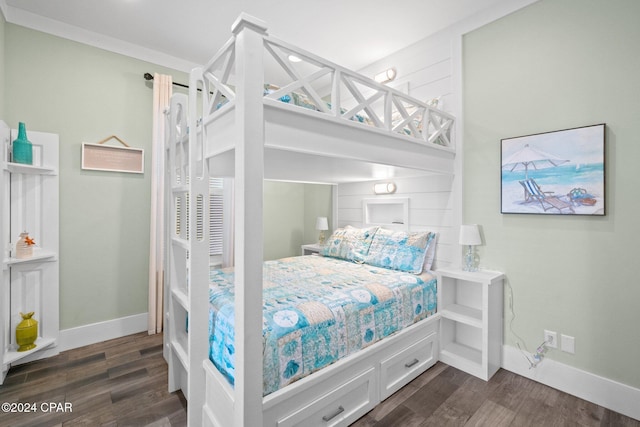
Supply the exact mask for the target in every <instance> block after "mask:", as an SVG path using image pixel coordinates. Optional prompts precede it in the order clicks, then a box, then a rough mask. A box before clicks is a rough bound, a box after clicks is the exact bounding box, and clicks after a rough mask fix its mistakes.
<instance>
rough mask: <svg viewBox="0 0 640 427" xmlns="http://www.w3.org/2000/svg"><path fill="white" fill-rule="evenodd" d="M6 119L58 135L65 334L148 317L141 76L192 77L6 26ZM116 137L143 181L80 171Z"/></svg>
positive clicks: (146, 132)
mask: <svg viewBox="0 0 640 427" xmlns="http://www.w3.org/2000/svg"><path fill="white" fill-rule="evenodd" d="M4 69H5V77H6V81H7V82H8V84H7V85H6V88H5V94H6V100H5V115H4V116H5V117H4V118H5V121H7V123H8V124H9V126H11V127H16V126H17V124H18V121H23V122H25V123H26V126H27V133H28V132H29V130H30V129H31V130H38V131H44V132H52V133H57V134H59V135H60V327H61V329H66V328H71V327H76V326H81V325H86V324H90V323H94V322H99V321H104V320H110V319H116V318H120V317H123V316H128V315H133V314H138V313H145V312H146V311H147V304H148V303H147V295H148V259H149V256H148V253H149V215H150V176H151V173H150V162H149V159H150V155H151V132H152V129H151V127H152V112H151V111H152V103H153V90H152V89H151V85H150V84H148V83H146V82H145V81H144V79H143V78H142V75H143V74H144V73H145V72H150V73H153V72H160V73H166V74H173V75H174V79H175V80H177V81H187V78H186V75H185V74H182V73H178V72H172V70H169V69H165V68H162V67H158V66H154V65H152V64H149V63H146V62H143V61H139V60H136V59H132V58H129V57H126V56H122V55H118V54H114V53H110V52H107V51H104V50H101V49H97V48H93V47H90V46H86V45H83V44H80V43H76V42H72V41H69V40H66V39H61V38H58V37H53V36H50V35H46V34H44V33H40V32H37V31H32V30H29V29H26V28H23V27H19V26H16V25H13V24H5V67H4ZM114 134H115V135H117V136H118V137H120V138H122V139H123V140H125V141H126V142H127V143H129V145H131V146H133V147H136V148H143V149H144V150H145V173H144V175H136V174H124V173H113V172H96V171H83V170H81V168H80V154H81V144H82V142H97V141H99V140H102V139H103V138H106V137H108V136H109V135H114Z"/></svg>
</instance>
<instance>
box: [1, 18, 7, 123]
mask: <svg viewBox="0 0 640 427" xmlns="http://www.w3.org/2000/svg"><path fill="white" fill-rule="evenodd" d="M5 26H6V21H5V19H4V15H3V14H2V12H0V118H4V103H5V93H4V39H5V35H4V33H5Z"/></svg>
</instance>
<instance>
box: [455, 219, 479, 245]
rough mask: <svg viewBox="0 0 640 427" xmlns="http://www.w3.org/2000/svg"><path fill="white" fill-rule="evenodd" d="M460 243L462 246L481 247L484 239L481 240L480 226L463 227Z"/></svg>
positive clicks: (469, 225)
mask: <svg viewBox="0 0 640 427" xmlns="http://www.w3.org/2000/svg"><path fill="white" fill-rule="evenodd" d="M459 243H460V244H461V245H472V246H477V245H481V244H482V239H481V238H480V229H479V228H478V224H468V225H461V226H460V241H459Z"/></svg>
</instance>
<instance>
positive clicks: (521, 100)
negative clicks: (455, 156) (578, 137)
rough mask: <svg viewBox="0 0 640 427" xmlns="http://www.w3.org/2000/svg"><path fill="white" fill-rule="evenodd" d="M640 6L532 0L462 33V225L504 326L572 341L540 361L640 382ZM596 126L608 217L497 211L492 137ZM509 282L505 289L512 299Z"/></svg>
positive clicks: (629, 1) (530, 341)
mask: <svg viewBox="0 0 640 427" xmlns="http://www.w3.org/2000/svg"><path fill="white" fill-rule="evenodd" d="M638 17H640V2H638V1H637V0H563V1H553V0H542V1H540V2H538V3H535V4H533V5H531V6H529V7H527V8H525V9H522V10H520V11H518V12H516V13H514V14H512V15H509V16H507V17H505V18H503V19H500V20H498V21H496V22H494V23H491V24H489V25H487V26H485V27H482V28H480V29H478V30H476V31H474V32H472V33H470V34H467V35H466V36H465V37H464V41H463V49H464V54H463V55H464V59H463V63H464V70H463V75H464V77H463V78H464V82H463V83H464V129H465V130H464V146H465V148H464V163H465V165H464V171H465V179H464V182H465V193H464V209H465V210H464V212H465V214H464V221H465V222H467V223H479V224H481V225H482V227H483V233H484V238H485V241H486V245H485V246H482V247H481V248H480V256H481V259H482V264H483V265H484V266H485V267H490V268H495V269H499V270H502V271H504V272H505V273H506V275H507V278H508V284H509V286H510V289H512V292H513V307H514V311H515V314H516V317H515V320H514V321H513V331H514V332H515V333H514V332H512V331H511V330H510V329H509V327H508V326H509V323H510V321H511V318H512V316H511V314H510V310H509V304H508V303H507V304H505V325H506V326H505V338H506V342H507V344H509V345H512V346H515V343H516V340H517V339H518V338H517V336H516V334H517V335H519V336H520V337H522V339H523V340H524V343H525V344H526V346H527V347H528V349H529V350H530V351H535V348H536V347H537V346H538V345H539V344H540V343H541V342H542V339H543V329H549V330H553V331H557V332H558V333H559V334H567V335H571V336H574V337H575V339H576V354H575V355H570V354H568V353H563V352H561V351H559V350H552V351H551V352H550V353H548V354H547V356H548V357H549V358H552V359H555V360H558V361H560V362H561V363H565V364H568V365H571V366H574V367H577V368H579V369H583V370H586V371H588V372H591V373H594V374H597V375H601V376H603V377H607V378H610V379H613V380H616V381H619V382H621V383H625V384H628V385H631V386H633V387H636V388H637V387H640V369H638V366H637V362H638V360H640V339H638V332H637V330H638V325H640V309H639V304H640V286H639V285H638V284H639V283H640V282H639V281H638V273H637V272H636V271H635V267H636V266H637V264H636V263H637V262H638V261H637V251H636V247H637V244H638V238H640V222H638V220H637V216H638V212H640V197H639V195H640V192H639V191H638V184H640V179H638V170H639V162H640V144H639V143H638V123H639V121H638V118H639V117H640V102H639V101H638V100H640V84H638V76H640V55H638V46H639V45H640V25H638ZM603 122H606V123H607V134H606V138H607V145H606V197H607V215H606V216H605V217H580V216H542V215H502V214H500V139H501V138H506V137H512V136H520V135H526V134H531V133H537V132H545V131H551V130H558V129H566V128H571V127H577V126H582V125H590V124H596V123H603ZM509 294H510V292H509V289H508V288H507V290H506V294H505V296H506V297H507V298H506V301H508V300H509V298H508V297H509Z"/></svg>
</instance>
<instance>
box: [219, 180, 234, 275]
mask: <svg viewBox="0 0 640 427" xmlns="http://www.w3.org/2000/svg"><path fill="white" fill-rule="evenodd" d="M234 191H235V190H234V185H233V178H224V179H223V180H222V227H223V228H222V267H224V268H226V267H233V264H234V257H233V250H234V249H233V246H234V245H233V242H234V238H233V236H234V234H233V230H234V228H235V226H234V223H235V221H234V217H235V215H234V212H235V209H234V206H235V200H234V194H235V193H234Z"/></svg>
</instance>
